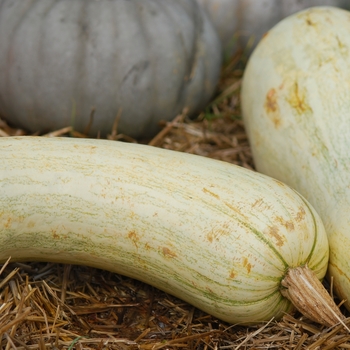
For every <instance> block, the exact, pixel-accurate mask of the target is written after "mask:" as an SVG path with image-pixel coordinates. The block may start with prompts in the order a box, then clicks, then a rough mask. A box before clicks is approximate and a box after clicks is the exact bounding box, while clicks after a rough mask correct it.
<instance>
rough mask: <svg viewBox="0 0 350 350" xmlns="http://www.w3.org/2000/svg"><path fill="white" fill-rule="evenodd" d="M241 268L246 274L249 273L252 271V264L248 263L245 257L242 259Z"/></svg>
mask: <svg viewBox="0 0 350 350" xmlns="http://www.w3.org/2000/svg"><path fill="white" fill-rule="evenodd" d="M243 266H244V267H245V268H246V269H247V272H248V273H250V271H251V269H252V264H251V263H250V262H249V260H248V258H247V257H244V258H243Z"/></svg>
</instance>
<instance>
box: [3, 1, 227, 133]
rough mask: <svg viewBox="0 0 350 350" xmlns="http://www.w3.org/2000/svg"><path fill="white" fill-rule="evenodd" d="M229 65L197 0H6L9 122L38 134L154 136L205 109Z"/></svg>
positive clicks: (5, 70)
mask: <svg viewBox="0 0 350 350" xmlns="http://www.w3.org/2000/svg"><path fill="white" fill-rule="evenodd" d="M180 24H181V25H180ZM221 62H222V58H221V44H220V41H219V38H218V36H217V34H216V31H215V30H214V28H213V25H212V23H211V21H210V20H209V19H208V17H207V15H206V14H205V12H204V10H203V9H202V8H201V7H199V5H198V4H197V2H196V0H177V1H173V0H129V1H125V0H99V1H96V0H74V1H71V0H28V1H13V0H0V116H2V117H3V118H5V119H6V120H7V121H8V122H9V123H11V124H13V125H15V126H19V127H22V128H25V129H26V130H28V131H30V132H37V131H39V132H46V131H51V130H56V129H59V128H62V127H66V126H73V127H74V129H75V130H76V131H79V132H83V133H87V134H88V135H90V136H94V137H96V136H97V135H98V134H99V135H100V136H102V137H104V136H106V135H107V134H108V133H110V132H111V130H112V127H113V123H114V122H115V121H116V120H117V121H118V130H117V131H118V132H119V133H121V134H127V135H128V136H131V137H134V138H138V139H139V138H147V137H150V136H152V135H154V134H155V133H156V132H157V131H158V130H159V129H160V127H159V122H160V121H161V120H164V121H169V120H171V119H173V118H174V117H175V116H176V115H177V114H178V113H181V112H182V111H183V109H185V108H186V109H187V111H188V114H189V115H190V116H192V115H194V114H196V113H198V112H199V111H201V110H202V109H203V108H204V106H205V105H206V104H207V103H208V101H209V99H210V98H211V96H212V94H213V93H214V90H215V88H216V85H217V81H218V77H219V74H220V68H221ZM118 118H119V119H118ZM91 119H92V123H91Z"/></svg>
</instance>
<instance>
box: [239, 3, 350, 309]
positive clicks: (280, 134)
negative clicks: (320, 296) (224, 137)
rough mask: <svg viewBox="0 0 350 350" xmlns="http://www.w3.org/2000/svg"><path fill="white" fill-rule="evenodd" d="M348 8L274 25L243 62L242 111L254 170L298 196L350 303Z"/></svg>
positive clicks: (326, 9) (332, 274)
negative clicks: (316, 222)
mask: <svg viewBox="0 0 350 350" xmlns="http://www.w3.org/2000/svg"><path fill="white" fill-rule="evenodd" d="M349 33H350V12H348V11H345V10H341V9H337V8H332V7H315V8H312V9H309V10H306V11H303V12H300V13H298V14H296V15H293V16H291V17H289V18H287V19H285V20H283V21H281V22H280V23H279V24H278V25H277V26H275V27H274V28H273V29H272V30H271V31H270V32H269V33H268V34H267V35H266V36H265V37H264V38H263V39H262V41H261V42H260V43H259V45H258V46H257V48H256V50H255V51H254V53H253V54H252V56H251V57H250V60H249V62H248V65H247V67H246V70H245V73H244V78H243V86H242V112H243V118H244V122H245V126H246V128H247V133H248V137H249V140H250V143H251V147H252V152H253V156H254V160H255V164H256V167H257V169H258V171H259V172H261V173H264V174H268V175H270V176H272V177H274V178H276V179H279V180H281V181H283V182H285V183H287V184H289V185H290V186H292V187H294V188H295V189H296V190H297V191H299V192H300V193H301V194H303V195H304V196H305V197H306V198H307V199H308V200H309V201H310V202H311V203H312V204H313V206H314V207H315V208H316V211H317V212H318V213H319V214H320V216H321V218H322V220H323V222H324V224H325V228H326V231H327V234H328V237H329V244H330V263H329V270H328V276H329V277H333V283H334V291H335V292H336V293H337V294H338V296H339V297H340V298H341V299H346V300H347V302H346V306H347V308H348V309H350V302H349V301H350V259H349V252H350V231H349V227H350V216H349V211H350V175H349V174H350V153H349V148H350V117H349V111H350V102H349V101H350V36H349Z"/></svg>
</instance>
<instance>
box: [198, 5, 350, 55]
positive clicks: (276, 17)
mask: <svg viewBox="0 0 350 350" xmlns="http://www.w3.org/2000/svg"><path fill="white" fill-rule="evenodd" d="M198 2H199V3H200V4H201V5H203V7H204V8H205V9H206V10H207V12H208V14H209V16H210V18H211V19H212V21H213V23H214V26H215V28H216V29H217V31H218V34H219V36H220V39H221V41H222V44H223V48H224V51H225V52H226V53H230V52H233V51H234V50H235V49H237V46H239V47H242V48H245V47H246V45H247V43H248V40H249V39H250V38H251V39H252V40H253V47H255V45H256V44H257V43H258V42H259V41H260V39H261V38H262V36H263V35H264V34H265V33H266V32H267V31H268V30H269V29H270V28H271V27H272V26H274V25H275V24H276V23H277V22H278V21H280V20H281V19H283V18H285V17H286V16H289V15H291V14H292V13H295V12H297V11H300V10H302V9H305V8H307V7H311V6H316V5H317V6H320V5H331V6H338V7H343V8H349V7H350V3H349V1H348V0H303V1H300V0H284V1H280V0H198Z"/></svg>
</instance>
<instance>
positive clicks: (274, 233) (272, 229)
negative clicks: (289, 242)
mask: <svg viewBox="0 0 350 350" xmlns="http://www.w3.org/2000/svg"><path fill="white" fill-rule="evenodd" d="M266 234H267V235H269V236H270V237H272V238H274V239H275V241H276V245H277V246H279V247H281V246H283V244H284V239H283V237H282V236H281V235H280V234H279V230H278V227H277V226H275V225H273V226H269V227H268V229H267V230H266Z"/></svg>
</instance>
